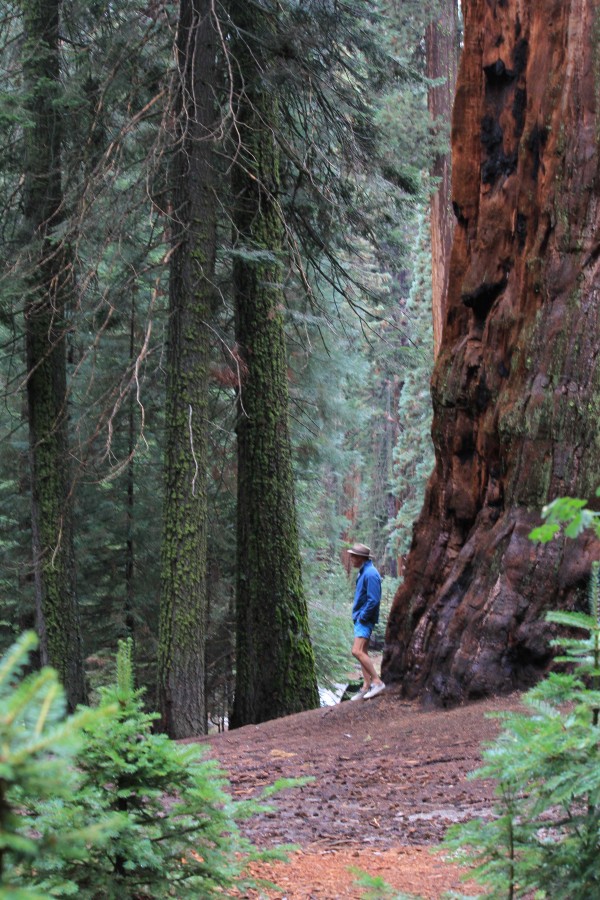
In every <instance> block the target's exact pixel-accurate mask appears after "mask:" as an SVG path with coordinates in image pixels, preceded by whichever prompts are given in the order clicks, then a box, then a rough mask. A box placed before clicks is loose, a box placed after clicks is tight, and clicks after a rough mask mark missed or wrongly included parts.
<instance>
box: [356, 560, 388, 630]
mask: <svg viewBox="0 0 600 900" xmlns="http://www.w3.org/2000/svg"><path fill="white" fill-rule="evenodd" d="M380 602H381V575H380V574H379V572H378V571H377V569H376V568H375V566H374V565H373V563H372V562H371V560H370V559H368V560H367V561H366V562H364V563H363V564H362V566H361V567H360V569H359V570H358V575H357V578H356V591H355V592H354V605H353V606H352V621H353V622H354V623H356V622H360V623H361V625H376V624H377V622H379V604H380Z"/></svg>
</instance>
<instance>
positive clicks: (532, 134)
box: [384, 0, 600, 703]
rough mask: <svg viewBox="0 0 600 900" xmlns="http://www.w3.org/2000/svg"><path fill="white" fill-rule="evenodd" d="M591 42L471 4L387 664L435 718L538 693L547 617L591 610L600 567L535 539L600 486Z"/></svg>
mask: <svg viewBox="0 0 600 900" xmlns="http://www.w3.org/2000/svg"><path fill="white" fill-rule="evenodd" d="M598 37H599V23H598V6H597V3H596V2H593V0H574V2H570V3H559V2H547V0H531V2H529V3H505V2H489V0H488V2H486V0H473V2H469V3H466V4H465V47H464V51H463V54H462V58H461V64H460V69H459V76H458V84H457V93H456V100H455V106H454V117H453V128H452V149H453V204H454V209H455V212H456V216H457V225H456V230H455V237H454V243H453V248H452V257H451V266H450V286H449V293H448V313H447V319H446V324H445V329H444V335H443V340H442V346H441V350H440V354H439V357H438V360H437V363H436V368H435V371H434V376H433V401H434V425H433V434H434V442H435V446H436V467H435V471H434V474H433V475H432V478H431V480H430V483H429V486H428V490H427V494H426V498H425V504H424V508H423V510H422V513H421V515H420V518H419V520H418V522H417V524H416V528H415V535H414V539H413V543H412V548H411V552H410V555H409V559H408V563H407V572H406V576H405V582H404V584H403V586H402V587H401V589H400V590H399V592H398V594H397V596H396V598H395V601H394V605H393V608H392V612H391V616H390V620H389V623H388V629H387V648H386V652H385V658H384V674H385V677H386V678H387V680H388V681H390V680H391V681H402V682H403V685H404V690H405V692H406V693H407V694H410V695H417V694H421V695H424V696H425V697H427V698H429V699H430V700H432V701H433V702H436V703H455V702H459V701H460V700H462V699H464V698H467V697H476V696H480V695H483V694H489V693H493V692H501V691H510V690H512V689H515V688H520V687H524V686H526V685H528V684H530V683H531V682H532V681H534V680H535V679H537V678H538V677H539V676H540V674H541V673H542V672H544V671H545V670H546V669H547V667H548V665H549V664H550V662H551V658H552V653H551V649H550V648H549V645H548V638H549V636H550V629H549V626H548V625H546V624H545V623H544V621H543V614H544V611H545V610H546V609H547V608H548V607H560V606H563V607H565V606H572V605H577V604H578V603H583V602H584V600H583V595H584V588H585V585H586V582H587V576H588V572H589V562H590V558H591V556H592V554H594V553H596V554H597V553H598V546H597V542H594V541H593V540H592V539H591V538H586V539H584V540H581V541H580V542H577V543H576V542H573V541H571V542H569V541H566V542H565V541H564V540H562V539H561V540H556V541H554V542H553V543H552V544H550V545H548V546H546V547H539V546H536V545H533V544H532V543H531V542H530V541H529V540H528V533H529V531H530V529H531V528H532V527H533V526H534V525H535V524H537V523H538V522H539V517H540V510H541V507H542V506H543V504H544V503H545V502H547V501H548V500H550V499H552V498H554V497H556V496H560V495H576V496H582V497H592V496H593V492H594V490H595V488H596V487H597V486H598V484H600V433H599V428H598V417H599V412H600V410H599V403H600V252H599V250H598V247H599V244H598V232H599V225H600V221H599V215H598V210H599V203H598V201H599V192H600V179H599V177H598V176H599V172H598V164H599V159H600V157H599V154H598V151H597V146H598V133H599V129H600V121H599V118H598V110H597V107H596V103H597V100H596V97H597V79H598Z"/></svg>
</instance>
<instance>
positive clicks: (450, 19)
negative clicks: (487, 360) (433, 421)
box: [426, 0, 458, 356]
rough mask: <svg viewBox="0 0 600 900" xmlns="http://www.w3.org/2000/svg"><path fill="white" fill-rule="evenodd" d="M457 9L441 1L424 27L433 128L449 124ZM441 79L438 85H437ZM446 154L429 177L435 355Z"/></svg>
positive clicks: (442, 285) (445, 250)
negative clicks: (433, 184)
mask: <svg viewBox="0 0 600 900" xmlns="http://www.w3.org/2000/svg"><path fill="white" fill-rule="evenodd" d="M456 19H457V9H456V2H455V0H444V3H443V4H442V5H441V7H440V11H439V18H437V19H436V20H435V21H433V22H430V24H429V25H428V27H427V34H426V42H427V77H428V78H431V79H432V81H433V82H434V84H433V85H432V86H431V87H430V88H429V91H428V93H427V106H428V108H429V113H430V115H431V118H432V120H433V122H434V123H436V127H439V126H441V125H442V124H443V123H445V122H449V121H450V115H451V112H452V102H453V98H454V91H455V88H456V69H457V62H458V56H457V49H458V38H457V31H458V28H457V21H456ZM440 79H443V80H442V82H441V83H438V82H439V81H440ZM450 172H451V166H450V153H449V152H448V153H441V154H439V155H438V156H437V157H436V158H435V160H434V163H433V167H432V172H431V174H432V175H433V177H434V178H435V179H436V180H437V182H438V184H437V190H436V192H435V193H434V194H433V196H432V198H431V296H432V313H433V352H434V356H437V354H438V352H439V349H440V343H441V339H442V326H443V322H444V317H445V311H446V310H445V303H446V297H447V294H448V277H449V273H450V251H451V249H452V235H453V233H454V216H453V213H452V199H451V185H450Z"/></svg>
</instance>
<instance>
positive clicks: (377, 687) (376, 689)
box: [363, 681, 385, 700]
mask: <svg viewBox="0 0 600 900" xmlns="http://www.w3.org/2000/svg"><path fill="white" fill-rule="evenodd" d="M382 691H385V684H384V683H383V681H382V682H381V684H374V685H372V687H371V688H369V690H368V691H367V693H366V694H365V695H364V697H363V700H370V699H371V697H376V696H377V694H380V693H381V692H382Z"/></svg>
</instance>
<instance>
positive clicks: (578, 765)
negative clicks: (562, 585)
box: [446, 507, 600, 900]
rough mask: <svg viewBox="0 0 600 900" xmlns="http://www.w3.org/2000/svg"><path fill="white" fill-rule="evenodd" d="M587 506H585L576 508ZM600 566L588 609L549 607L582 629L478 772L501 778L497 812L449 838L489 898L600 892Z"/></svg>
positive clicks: (564, 899) (508, 722)
mask: <svg viewBox="0 0 600 900" xmlns="http://www.w3.org/2000/svg"><path fill="white" fill-rule="evenodd" d="M579 509H581V507H579ZM599 576H600V564H598V563H594V564H593V565H592V573H591V577H590V582H589V601H590V613H589V614H584V613H578V612H552V613H550V614H549V615H548V619H549V620H550V621H551V622H554V623H556V624H559V625H562V626H567V627H569V628H574V629H577V632H578V634H577V636H575V637H571V638H566V639H561V640H560V641H557V642H556V643H557V644H559V645H560V646H561V647H563V648H564V655H563V656H560V657H558V661H560V662H563V663H567V664H568V668H571V669H572V671H571V672H568V671H567V672H561V673H558V672H555V673H552V674H550V676H549V677H548V678H547V679H546V680H544V681H543V682H541V683H540V684H538V685H537V686H536V687H534V688H533V689H532V690H530V691H528V692H527V694H525V696H524V698H523V699H524V703H525V705H526V706H528V707H529V710H530V712H529V713H528V714H522V713H508V714H504V715H502V716H501V718H502V719H503V723H504V730H503V732H502V734H501V735H500V736H499V737H498V738H497V740H496V741H494V742H493V743H492V744H491V745H489V747H488V748H487V749H486V750H485V751H484V762H485V764H484V766H483V767H482V768H481V769H479V770H478V771H477V772H476V773H474V774H475V776H476V777H480V778H491V779H493V780H494V781H495V782H496V785H497V789H496V796H497V809H496V812H497V815H496V817H494V818H493V819H491V820H482V819H477V820H474V821H472V822H469V823H466V824H464V825H458V826H455V827H454V828H453V829H451V830H450V831H449V833H448V837H447V839H446V846H449V847H452V848H453V849H455V850H458V853H459V857H460V858H461V859H463V860H466V861H468V862H470V863H474V864H475V869H474V871H473V872H472V875H473V877H475V878H476V880H478V881H480V882H482V883H485V884H486V885H489V886H490V888H491V891H488V892H487V893H486V894H485V895H484V896H485V897H486V900H487V898H498V900H500V898H508V900H513V898H518V897H528V898H529V897H533V898H536V900H590V898H591V897H598V896H600V868H599V867H598V852H599V850H600V750H599V748H600V726H599V718H600V601H599V594H600V585H599Z"/></svg>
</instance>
